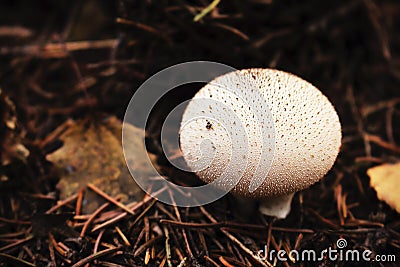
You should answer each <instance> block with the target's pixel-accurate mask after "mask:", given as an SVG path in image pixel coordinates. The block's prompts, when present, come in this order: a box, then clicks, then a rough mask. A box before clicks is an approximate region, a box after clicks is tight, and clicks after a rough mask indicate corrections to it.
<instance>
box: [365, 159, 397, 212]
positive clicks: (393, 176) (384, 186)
mask: <svg viewBox="0 0 400 267" xmlns="http://www.w3.org/2000/svg"><path fill="white" fill-rule="evenodd" d="M367 174H368V176H369V177H370V178H371V181H370V185H371V187H372V188H374V189H375V190H376V192H377V194H378V198H379V199H380V200H382V201H385V202H386V203H387V204H388V205H389V206H390V207H392V208H393V209H395V210H396V211H397V212H398V213H400V162H399V163H396V164H382V165H380V166H376V167H373V168H370V169H368V170H367Z"/></svg>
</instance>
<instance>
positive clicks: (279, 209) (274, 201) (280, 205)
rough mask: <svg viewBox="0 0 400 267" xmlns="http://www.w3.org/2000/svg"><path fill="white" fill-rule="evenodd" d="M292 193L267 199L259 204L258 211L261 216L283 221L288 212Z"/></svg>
mask: <svg viewBox="0 0 400 267" xmlns="http://www.w3.org/2000/svg"><path fill="white" fill-rule="evenodd" d="M293 196H294V193H290V194H288V195H283V196H279V197H275V198H268V199H265V200H262V201H261V202H260V206H259V208H258V209H259V210H260V212H261V213H262V214H264V215H268V216H274V217H276V218H278V219H284V218H286V216H287V215H288V214H289V212H290V205H291V203H292V199H293Z"/></svg>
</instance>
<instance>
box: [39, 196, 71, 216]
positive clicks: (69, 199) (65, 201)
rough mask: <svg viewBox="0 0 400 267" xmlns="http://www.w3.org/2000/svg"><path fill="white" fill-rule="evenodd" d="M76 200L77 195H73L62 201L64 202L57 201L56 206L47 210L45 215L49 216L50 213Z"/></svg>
mask: <svg viewBox="0 0 400 267" xmlns="http://www.w3.org/2000/svg"><path fill="white" fill-rule="evenodd" d="M77 198H78V194H73V195H72V196H70V197H68V198H66V199H64V200H61V201H58V202H57V205H55V206H53V207H51V208H50V209H49V210H47V211H46V214H50V213H52V212H53V211H56V210H58V209H59V208H61V207H62V206H64V205H66V204H68V203H70V202H72V201H74V200H75V199H77Z"/></svg>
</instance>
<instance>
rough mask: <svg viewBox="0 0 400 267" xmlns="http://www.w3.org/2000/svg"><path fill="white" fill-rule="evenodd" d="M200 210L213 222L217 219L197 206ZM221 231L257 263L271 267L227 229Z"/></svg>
mask: <svg viewBox="0 0 400 267" xmlns="http://www.w3.org/2000/svg"><path fill="white" fill-rule="evenodd" d="M199 208H200V210H201V212H202V213H203V214H204V215H205V216H206V217H207V218H208V219H209V220H210V221H211V222H213V223H216V222H217V220H216V219H214V217H213V216H212V215H211V214H210V213H208V212H207V210H206V209H205V208H204V207H203V206H199ZM221 232H222V233H224V234H225V236H227V237H228V238H229V239H230V240H231V241H232V242H233V243H235V244H236V245H238V246H239V247H240V248H241V249H242V250H243V251H244V252H246V253H247V254H248V255H249V256H250V257H251V258H252V259H253V260H255V261H256V262H258V263H259V264H261V265H262V266H264V267H272V264H271V263H269V262H268V261H265V262H264V261H262V260H261V259H259V258H258V257H257V256H256V255H255V254H254V253H253V251H251V250H250V249H249V248H247V247H246V246H245V245H244V244H243V243H242V242H240V241H239V240H238V239H237V238H236V237H234V236H233V235H231V234H230V233H229V232H228V231H226V230H225V229H221Z"/></svg>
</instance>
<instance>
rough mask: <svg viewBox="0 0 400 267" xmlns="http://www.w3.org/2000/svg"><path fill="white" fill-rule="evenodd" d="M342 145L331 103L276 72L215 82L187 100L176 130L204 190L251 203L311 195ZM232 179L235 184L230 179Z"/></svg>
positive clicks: (291, 77) (307, 86)
mask: <svg viewBox="0 0 400 267" xmlns="http://www.w3.org/2000/svg"><path fill="white" fill-rule="evenodd" d="M340 145H341V125H340V122H339V118H338V115H337V113H336V111H335V109H334V107H333V106H332V104H331V103H330V102H329V100H328V99H327V98H326V97H325V96H324V95H323V94H322V93H321V92H320V91H319V90H318V89H317V88H316V87H314V86H313V85H312V84H310V83H309V82H307V81H304V80H303V79H301V78H299V77H297V76H295V75H293V74H290V73H287V72H283V71H279V70H275V69H247V70H239V71H234V72H230V73H227V74H225V75H222V76H220V77H217V78H215V79H214V80H213V81H211V82H210V83H208V84H207V85H205V86H204V87H203V88H201V89H200V91H198V92H197V94H196V95H195V96H194V97H193V99H191V101H190V102H189V104H188V106H187V107H186V110H185V112H184V114H183V117H182V122H181V127H180V146H181V150H182V152H183V156H184V158H185V161H186V163H187V165H188V166H189V168H190V169H191V170H192V171H194V172H195V173H196V174H197V175H198V176H199V177H200V179H201V180H203V181H204V182H206V183H211V182H214V183H215V184H216V186H218V187H220V188H222V189H224V190H231V192H232V193H233V194H237V195H240V196H243V197H249V198H258V199H263V198H272V197H278V196H282V195H287V194H290V193H293V192H297V191H299V190H302V189H305V188H307V187H309V186H310V185H312V184H314V183H315V182H317V181H318V180H319V179H321V178H322V177H323V176H324V175H325V174H326V173H327V172H328V170H329V169H330V168H331V167H332V165H333V164H334V162H335V159H336V157H337V155H338V153H339V149H340ZM222 176H223V179H218V178H220V177H222ZM238 176H240V179H239V180H238V183H237V184H236V181H235V179H234V178H232V179H231V178H230V177H238ZM252 181H253V182H252ZM254 181H256V184H255V186H254V184H252V183H254Z"/></svg>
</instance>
